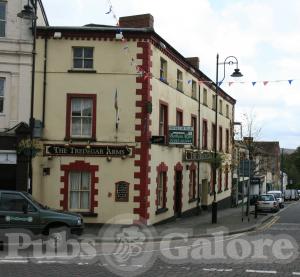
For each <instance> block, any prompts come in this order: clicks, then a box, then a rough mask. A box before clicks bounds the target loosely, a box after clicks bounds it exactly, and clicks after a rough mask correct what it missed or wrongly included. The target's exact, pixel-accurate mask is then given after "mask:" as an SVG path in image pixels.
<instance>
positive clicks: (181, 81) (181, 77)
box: [176, 69, 183, 92]
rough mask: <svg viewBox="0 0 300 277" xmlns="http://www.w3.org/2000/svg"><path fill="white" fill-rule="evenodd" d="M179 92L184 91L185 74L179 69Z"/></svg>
mask: <svg viewBox="0 0 300 277" xmlns="http://www.w3.org/2000/svg"><path fill="white" fill-rule="evenodd" d="M176 88H177V89H178V90H179V91H181V92H182V91H183V73H182V71H181V70H179V69H177V86H176Z"/></svg>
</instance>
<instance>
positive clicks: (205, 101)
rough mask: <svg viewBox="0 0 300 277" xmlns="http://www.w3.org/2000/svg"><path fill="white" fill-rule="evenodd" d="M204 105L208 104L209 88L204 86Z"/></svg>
mask: <svg viewBox="0 0 300 277" xmlns="http://www.w3.org/2000/svg"><path fill="white" fill-rule="evenodd" d="M203 105H206V106H207V89H206V88H203Z"/></svg>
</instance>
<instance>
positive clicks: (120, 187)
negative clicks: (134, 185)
mask: <svg viewBox="0 0 300 277" xmlns="http://www.w3.org/2000/svg"><path fill="white" fill-rule="evenodd" d="M115 200H116V202H128V200H129V183H127V182H124V181H120V182H118V183H116V197H115Z"/></svg>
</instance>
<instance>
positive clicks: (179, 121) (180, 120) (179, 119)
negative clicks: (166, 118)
mask: <svg viewBox="0 0 300 277" xmlns="http://www.w3.org/2000/svg"><path fill="white" fill-rule="evenodd" d="M182 125H183V112H182V110H179V109H177V110H176V126H182Z"/></svg>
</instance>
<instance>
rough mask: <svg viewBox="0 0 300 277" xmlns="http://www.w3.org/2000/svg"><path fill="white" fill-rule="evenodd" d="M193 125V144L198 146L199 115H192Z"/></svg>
mask: <svg viewBox="0 0 300 277" xmlns="http://www.w3.org/2000/svg"><path fill="white" fill-rule="evenodd" d="M191 125H192V127H193V130H194V134H193V135H194V137H193V145H194V146H197V117H196V116H194V115H192V118H191Z"/></svg>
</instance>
